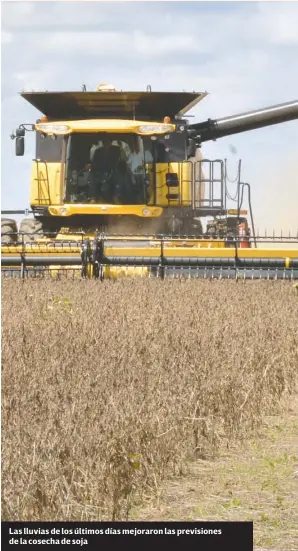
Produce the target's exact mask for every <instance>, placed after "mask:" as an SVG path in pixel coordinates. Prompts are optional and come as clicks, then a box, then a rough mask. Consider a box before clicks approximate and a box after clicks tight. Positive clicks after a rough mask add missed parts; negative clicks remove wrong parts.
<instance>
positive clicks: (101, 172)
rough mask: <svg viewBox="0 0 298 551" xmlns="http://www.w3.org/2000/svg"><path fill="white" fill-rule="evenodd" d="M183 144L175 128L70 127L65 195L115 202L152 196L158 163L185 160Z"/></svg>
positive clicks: (131, 202)
mask: <svg viewBox="0 0 298 551" xmlns="http://www.w3.org/2000/svg"><path fill="white" fill-rule="evenodd" d="M185 144H186V141H185V136H184V134H183V133H178V132H177V133H173V134H172V135H168V136H159V137H157V136H146V137H141V136H138V135H137V134H132V133H131V134H129V133H125V134H116V133H115V134H110V133H103V132H101V133H81V134H79V133H74V134H72V135H71V136H70V137H69V140H68V145H67V153H66V197H65V199H66V201H67V202H70V203H90V202H91V203H98V204H104V203H106V204H115V205H117V204H118V205H137V204H148V202H149V203H150V202H152V201H153V202H155V201H156V189H157V174H156V170H157V164H159V163H166V164H168V163H171V162H182V161H184V159H185V158H186V157H185V155H186V152H185ZM162 185H163V186H164V185H165V182H163V184H162Z"/></svg>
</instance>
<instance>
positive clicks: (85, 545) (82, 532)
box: [1, 522, 253, 551]
mask: <svg viewBox="0 0 298 551" xmlns="http://www.w3.org/2000/svg"><path fill="white" fill-rule="evenodd" d="M1 532H2V538H1V539H2V544H3V549H5V550H8V549H11V550H13V549H20V548H22V549H30V548H32V549H44V548H46V547H47V546H48V547H51V548H53V549H66V547H69V546H70V547H71V549H75V548H76V549H79V548H80V549H83V550H86V551H95V550H96V551H98V550H102V551H108V550H111V549H121V550H126V549H127V550H129V551H131V550H132V549H138V550H139V551H140V550H142V549H144V548H145V546H146V547H147V546H149V548H152V549H154V551H157V550H159V549H160V550H163V551H164V549H165V546H166V545H167V544H168V545H169V546H170V548H171V551H173V550H176V549H177V550H178V549H179V550H180V549H181V550H182V549H183V550H184V549H186V550H190V551H191V550H196V551H239V550H240V549H241V551H252V550H253V523H252V522H2V526H1Z"/></svg>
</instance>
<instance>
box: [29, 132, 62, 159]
mask: <svg viewBox="0 0 298 551" xmlns="http://www.w3.org/2000/svg"><path fill="white" fill-rule="evenodd" d="M64 139H65V137H64V136H57V138H56V139H55V140H54V139H53V138H52V137H51V136H45V137H44V138H43V137H42V135H41V134H40V132H36V159H40V160H41V161H45V162H48V163H58V162H61V159H62V147H63V140H64Z"/></svg>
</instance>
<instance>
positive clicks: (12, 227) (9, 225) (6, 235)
mask: <svg viewBox="0 0 298 551" xmlns="http://www.w3.org/2000/svg"><path fill="white" fill-rule="evenodd" d="M17 240H18V227H17V223H16V221H15V220H13V219H12V218H1V243H3V244H4V245H10V244H11V243H16V242H17Z"/></svg>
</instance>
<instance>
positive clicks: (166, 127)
mask: <svg viewBox="0 0 298 551" xmlns="http://www.w3.org/2000/svg"><path fill="white" fill-rule="evenodd" d="M139 132H140V134H167V133H168V132H174V125H173V124H143V125H142V126H139Z"/></svg>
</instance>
